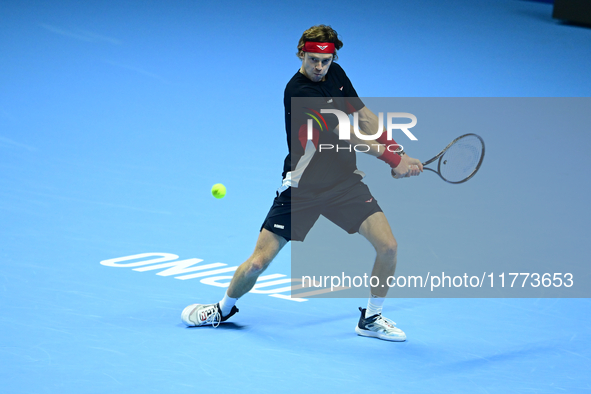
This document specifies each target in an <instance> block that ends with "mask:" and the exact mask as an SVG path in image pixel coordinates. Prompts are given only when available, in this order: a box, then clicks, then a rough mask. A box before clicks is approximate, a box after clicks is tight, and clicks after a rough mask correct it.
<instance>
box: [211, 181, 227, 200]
mask: <svg viewBox="0 0 591 394" xmlns="http://www.w3.org/2000/svg"><path fill="white" fill-rule="evenodd" d="M211 194H212V195H213V196H214V197H215V198H224V196H225V195H226V186H224V185H222V184H221V183H216V184H215V185H213V187H212V188H211Z"/></svg>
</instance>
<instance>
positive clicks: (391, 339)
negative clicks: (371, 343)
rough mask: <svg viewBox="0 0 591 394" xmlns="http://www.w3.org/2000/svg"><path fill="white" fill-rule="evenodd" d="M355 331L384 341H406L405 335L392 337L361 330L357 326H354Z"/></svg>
mask: <svg viewBox="0 0 591 394" xmlns="http://www.w3.org/2000/svg"><path fill="white" fill-rule="evenodd" d="M355 332H356V333H357V335H361V336H362V337H370V338H378V339H382V340H384V341H390V342H404V341H406V335H404V337H392V336H388V335H383V334H380V333H379V332H374V331H369V330H362V329H361V328H359V326H355Z"/></svg>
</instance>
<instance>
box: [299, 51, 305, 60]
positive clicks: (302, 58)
mask: <svg viewBox="0 0 591 394" xmlns="http://www.w3.org/2000/svg"><path fill="white" fill-rule="evenodd" d="M304 56H305V55H304V51H302V50H299V51H298V57H299V58H300V60H304Z"/></svg>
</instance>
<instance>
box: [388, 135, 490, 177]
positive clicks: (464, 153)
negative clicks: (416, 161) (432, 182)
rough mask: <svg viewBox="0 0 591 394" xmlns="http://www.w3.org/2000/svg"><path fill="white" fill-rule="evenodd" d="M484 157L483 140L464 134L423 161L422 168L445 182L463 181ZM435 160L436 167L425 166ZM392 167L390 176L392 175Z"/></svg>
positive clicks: (472, 173) (472, 174)
mask: <svg viewBox="0 0 591 394" xmlns="http://www.w3.org/2000/svg"><path fill="white" fill-rule="evenodd" d="M483 159H484V140H483V139H482V138H481V137H480V136H478V135H476V134H471V133H470V134H464V135H462V136H460V137H458V138H456V139H455V140H453V141H452V142H450V144H449V145H448V146H446V147H445V149H443V150H442V151H441V152H439V153H438V154H437V155H436V156H435V157H433V158H432V159H430V160H427V161H426V162H424V163H423V169H424V170H429V171H433V172H434V173H436V174H437V175H439V176H440V177H441V179H443V180H444V181H446V182H449V183H463V182H466V181H467V180H468V179H470V178H472V177H473V176H474V175H475V174H476V172H477V171H478V169H479V168H480V165H481V164H482V160H483ZM436 160H437V169H433V168H429V167H425V166H426V165H428V164H431V163H433V162H434V161H436ZM394 175H395V173H394V170H393V169H392V176H394Z"/></svg>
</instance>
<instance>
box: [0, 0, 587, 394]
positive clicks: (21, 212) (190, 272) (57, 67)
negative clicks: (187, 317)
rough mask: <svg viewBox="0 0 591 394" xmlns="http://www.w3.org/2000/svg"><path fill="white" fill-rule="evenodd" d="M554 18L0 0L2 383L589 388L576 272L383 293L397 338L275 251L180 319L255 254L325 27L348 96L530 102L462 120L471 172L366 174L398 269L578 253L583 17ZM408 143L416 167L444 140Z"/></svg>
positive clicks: (466, 6)
mask: <svg viewBox="0 0 591 394" xmlns="http://www.w3.org/2000/svg"><path fill="white" fill-rule="evenodd" d="M551 14H552V4H551V3H548V2H539V1H517V0H488V1H479V2H473V1H468V0H458V1H456V2H453V3H449V2H437V1H428V0H417V1H413V2H379V1H369V2H364V3H363V4H359V3H353V2H338V3H337V2H324V3H320V4H319V3H313V2H298V3H294V2H268V1H263V2H257V3H256V4H249V3H247V2H213V3H203V2H198V1H177V2H169V3H164V2H138V1H133V2H119V3H116V2H83V3H80V2H74V1H66V0H59V1H53V2H41V1H35V0H32V1H23V2H5V3H4V4H2V5H0V34H1V41H0V42H1V43H2V45H1V46H0V48H1V49H0V54H1V55H0V72H1V75H2V77H1V78H0V222H1V226H0V256H1V261H2V270H1V271H0V273H1V275H0V300H1V308H2V312H1V313H0V366H1V367H2V368H0V391H1V392H2V393H15V394H20V393H106V392H121V393H192V392H196V391H200V392H201V391H214V392H215V391H222V392H236V393H251V392H253V393H254V392H256V393H275V392H285V393H292V392H310V393H317V392H342V393H353V392H355V393H356V392H360V391H373V390H377V391H380V392H387V393H505V392H506V393H565V392H566V393H584V392H589V391H591V379H590V378H589V370H590V368H591V338H590V335H589V326H590V324H591V302H590V301H589V298H585V297H583V296H581V294H583V293H584V292H585V291H587V290H586V289H587V288H588V287H589V283H591V282H590V279H591V278H589V277H588V276H585V275H583V274H581V275H579V276H576V277H575V286H574V287H573V289H574V290H573V291H574V292H573V293H572V294H573V297H565V298H544V297H538V298H517V297H498V298H473V297H470V298H460V297H432V298H400V297H396V294H395V291H394V290H392V291H391V294H390V295H391V296H392V297H393V298H389V299H388V300H386V303H385V305H384V313H385V315H387V316H388V317H390V318H391V319H393V320H395V321H396V322H397V324H398V326H399V327H401V328H402V329H403V330H404V331H405V332H406V335H407V337H408V339H407V341H406V342H402V343H394V342H386V341H380V340H376V339H370V338H364V337H360V336H357V335H356V334H355V331H354V327H355V324H356V323H357V320H358V318H359V312H358V309H357V308H358V307H365V305H366V303H367V299H366V298H314V297H308V298H306V297H304V298H303V299H302V298H299V299H298V298H291V297H290V296H289V294H290V293H289V290H286V286H287V287H289V283H290V282H291V279H292V278H291V252H292V250H291V246H290V245H288V246H287V247H286V248H285V249H284V250H283V251H282V252H281V253H280V254H279V256H278V257H277V259H276V260H275V261H274V262H273V264H272V265H271V266H270V268H269V269H268V270H267V271H265V273H264V274H263V275H264V276H263V277H261V278H260V280H259V282H258V283H257V285H256V286H255V289H254V290H253V291H252V294H248V295H246V296H245V297H244V298H242V299H240V300H239V302H238V304H237V306H238V307H239V308H240V312H239V313H238V314H237V315H235V316H234V317H233V318H232V319H231V320H230V321H228V322H226V323H223V324H221V325H220V326H219V327H218V328H215V329H214V328H212V327H196V328H187V327H185V326H184V325H183V324H182V323H181V320H180V313H181V311H182V310H183V308H184V307H185V306H187V305H189V304H192V303H211V302H217V301H219V300H220V299H221V297H223V294H224V291H225V288H226V286H227V284H228V282H229V278H230V277H231V275H232V273H233V271H234V270H235V267H236V266H238V265H240V264H241V263H242V262H243V261H244V260H245V259H246V258H247V257H248V255H249V254H250V253H251V252H252V249H253V247H254V243H255V241H256V237H257V235H258V231H259V229H260V226H261V223H262V220H263V219H264V218H265V215H266V214H267V211H268V209H269V207H270V205H271V203H272V200H273V197H274V195H275V190H276V189H277V188H278V187H279V186H280V184H281V168H282V165H283V159H284V158H285V155H286V153H287V149H286V144H285V127H284V118H283V102H282V99H283V90H284V88H285V84H286V83H287V81H288V80H289V78H291V76H292V75H293V74H294V73H295V72H296V71H297V69H298V68H299V66H300V65H301V62H300V61H299V60H298V58H297V57H296V56H295V53H296V45H297V40H298V39H299V37H300V36H301V34H302V32H303V30H305V29H307V28H308V27H310V26H312V25H315V24H318V23H325V24H330V25H332V26H333V27H334V28H335V29H336V30H337V31H338V32H339V34H340V35H341V37H342V41H343V42H344V47H343V49H341V50H340V51H339V60H338V62H339V63H340V64H341V65H342V66H343V67H344V68H345V69H346V70H347V74H348V76H349V77H350V78H351V80H352V81H353V84H354V85H355V88H356V90H357V92H358V93H359V95H360V96H363V97H409V98H421V97H427V98H462V97H463V98H466V97H473V98H487V99H492V100H499V98H507V100H509V101H503V103H509V104H506V105H508V107H507V108H510V107H511V105H512V104H511V103H512V102H511V101H510V100H515V101H514V102H515V103H517V104H519V105H521V104H520V103H524V102H526V103H530V104H532V106H531V107H528V108H527V113H528V114H529V115H528V116H530V118H528V119H532V118H535V122H534V123H529V125H530V126H531V127H521V126H519V124H520V123H519V122H518V121H517V120H516V119H515V117H514V114H515V113H513V112H505V113H499V114H498V119H497V120H498V123H496V124H488V125H487V126H486V127H484V126H483V128H482V129H481V130H479V131H478V133H479V134H480V135H482V137H483V138H484V139H485V141H486V143H487V146H486V148H487V153H486V157H485V159H484V163H483V166H482V168H481V170H480V171H479V173H478V174H477V175H476V176H475V177H474V178H473V179H471V180H470V181H468V182H467V183H465V184H462V185H449V184H446V183H444V182H442V181H441V180H440V179H438V178H437V176H435V175H434V174H428V173H425V174H422V175H421V176H420V177H418V178H413V179H408V180H400V181H394V180H392V179H391V178H390V175H389V171H388V168H387V167H383V168H384V170H383V172H376V171H373V172H370V171H368V177H367V183H368V184H369V185H370V187H372V188H373V189H374V190H376V191H377V190H379V192H377V193H378V194H376V198H377V199H378V200H380V204H382V203H383V207H384V211H385V212H386V214H387V216H388V218H389V219H391V218H394V217H395V218H396V220H392V222H391V224H392V228H393V232H394V235H395V236H396V238H397V240H398V242H399V245H400V246H399V248H400V250H399V262H398V267H399V268H398V269H399V270H400V272H402V273H404V272H405V270H406V269H408V267H420V266H428V265H429V266H437V267H439V268H440V269H441V270H445V269H447V267H452V266H454V265H458V264H467V263H469V262H474V264H479V265H478V267H479V268H478V269H479V272H482V271H483V270H482V269H481V268H480V267H482V266H486V267H488V268H489V271H491V270H495V272H496V271H499V272H500V271H501V270H503V271H506V272H509V271H510V269H511V267H512V266H514V265H518V264H519V265H520V266H524V264H525V265H526V266H530V267H532V268H531V270H532V272H533V271H534V270H535V269H536V268H537V267H544V269H545V270H546V271H548V270H549V269H552V270H553V271H552V272H565V271H564V270H565V269H566V268H565V267H570V266H577V267H585V266H586V265H587V264H588V262H589V258H588V257H587V256H586V254H584V253H585V252H584V251H585V248H584V245H586V244H587V243H588V239H589V236H590V235H591V225H590V223H591V212H590V211H591V210H590V208H589V203H588V196H589V194H590V192H591V182H590V181H589V177H588V175H587V168H589V164H590V158H589V155H588V151H589V150H590V148H591V134H589V132H588V131H589V124H590V123H588V122H589V121H591V115H590V114H591V112H590V111H589V104H590V103H591V101H589V98H588V96H589V94H590V92H591V73H589V68H590V65H591V29H589V28H586V27H582V26H578V25H570V24H568V23H564V22H559V21H556V20H553V19H552V18H551ZM530 100H533V101H530ZM535 100H542V101H538V102H536V101H535ZM544 100H557V101H550V102H548V101H544ZM561 100H562V101H561ZM564 100H567V101H564ZM568 100H570V101H568ZM555 102H559V103H563V104H564V107H563V108H562V107H561V108H562V109H561V110H560V111H556V112H555V113H554V112H553V111H546V110H544V111H541V110H539V108H548V105H552V103H555ZM548 103H550V104H548ZM517 104H516V105H517ZM538 104H539V105H540V106H539V107H537V105H538ZM504 105H505V104H504ZM519 108H521V107H519ZM536 108H538V109H536ZM524 110H525V109H524ZM536 111H537V112H536ZM573 117H577V119H578V122H579V123H572V122H571V121H570V120H571V119H572V118H573ZM515 125H518V126H515ZM577 125H578V126H577ZM417 127H418V126H417ZM417 135H419V141H418V142H416V143H415V144H414V145H409V147H408V148H407V149H408V150H409V151H413V153H414V154H415V155H416V156H417V157H419V158H421V159H427V158H429V157H430V156H432V155H433V154H435V153H437V151H439V150H440V149H441V148H443V147H444V146H445V145H446V144H447V143H448V142H449V141H451V140H452V139H453V138H455V137H456V136H457V135H456V132H455V129H454V128H453V127H451V126H449V127H442V128H441V129H437V130H435V129H430V128H423V129H419V128H417ZM369 160H370V159H368V158H367V157H364V158H360V160H359V163H360V164H359V165H360V168H361V169H363V166H371V165H375V164H374V162H372V163H371V164H370V163H369ZM374 161H375V160H374ZM366 163H367V164H366ZM380 164H382V165H383V163H380ZM218 182H219V183H223V184H224V185H226V187H227V190H228V193H227V195H226V197H225V198H223V199H215V198H213V197H212V196H211V194H210V189H211V187H212V185H213V184H215V183H218ZM372 185H375V187H374V186H372ZM383 185H386V186H383ZM401 202H404V206H403V207H401ZM325 224H326V223H320V224H319V226H324V225H325ZM327 226H328V225H327ZM328 227H330V226H328ZM320 228H322V227H318V229H316V231H320V230H319V229H320ZM331 229H332V230H330V231H335V233H339V231H340V230H339V229H338V228H332V227H331ZM313 231H314V230H313ZM311 234H312V233H311ZM338 236H340V237H342V242H345V243H348V242H351V245H353V244H354V243H355V242H359V239H358V238H360V237H359V235H356V236H349V235H347V234H345V233H342V234H340V233H339V235H338ZM337 239H341V238H337ZM158 259H160V261H156V260H158ZM179 260H182V261H185V263H184V264H185V265H179V263H178V261H179ZM372 260H373V257H372V256H370V255H368V262H367V264H371V263H372ZM171 263H172V264H171ZM183 267H184V268H183ZM497 267H498V268H497ZM582 272H583V271H582ZM575 297H576V298H575Z"/></svg>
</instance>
